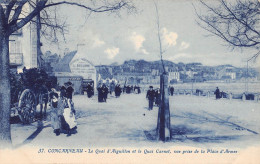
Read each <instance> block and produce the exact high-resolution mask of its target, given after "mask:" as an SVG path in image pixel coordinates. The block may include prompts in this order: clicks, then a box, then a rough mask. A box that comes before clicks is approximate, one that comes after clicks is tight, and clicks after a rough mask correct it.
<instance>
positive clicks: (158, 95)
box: [154, 89, 161, 106]
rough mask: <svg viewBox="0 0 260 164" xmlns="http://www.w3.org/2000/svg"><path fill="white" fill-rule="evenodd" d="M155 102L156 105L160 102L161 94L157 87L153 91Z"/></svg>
mask: <svg viewBox="0 0 260 164" xmlns="http://www.w3.org/2000/svg"><path fill="white" fill-rule="evenodd" d="M154 93H155V104H156V105H157V106H159V105H160V102H161V100H160V99H161V94H160V89H157V90H156V91H155V92H154Z"/></svg>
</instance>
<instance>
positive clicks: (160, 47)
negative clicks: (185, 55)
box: [154, 1, 166, 73]
mask: <svg viewBox="0 0 260 164" xmlns="http://www.w3.org/2000/svg"><path fill="white" fill-rule="evenodd" d="M154 6H155V10H156V23H157V36H158V41H159V50H160V58H161V62H162V67H163V73H165V72H166V71H165V66H164V62H163V53H164V52H165V51H163V50H162V41H161V34H160V30H161V28H160V17H159V12H158V6H157V3H155V1H154Z"/></svg>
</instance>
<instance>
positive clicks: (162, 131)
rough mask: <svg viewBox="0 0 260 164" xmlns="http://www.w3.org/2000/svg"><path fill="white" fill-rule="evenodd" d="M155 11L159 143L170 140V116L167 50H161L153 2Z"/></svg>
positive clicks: (157, 18)
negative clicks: (160, 71) (160, 66)
mask: <svg viewBox="0 0 260 164" xmlns="http://www.w3.org/2000/svg"><path fill="white" fill-rule="evenodd" d="M154 5H155V9H156V24H157V37H158V42H159V56H160V60H161V63H162V68H163V73H162V75H161V76H160V99H161V102H160V106H159V110H158V119H157V129H156V137H157V139H158V140H161V141H168V140H170V139H171V115H170V108H169V95H168V73H167V72H166V70H165V66H164V61H163V54H164V53H165V52H166V50H167V49H163V47H162V40H161V34H160V31H161V28H160V17H159V12H158V6H157V3H155V2H154Z"/></svg>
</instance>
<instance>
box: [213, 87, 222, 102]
mask: <svg viewBox="0 0 260 164" xmlns="http://www.w3.org/2000/svg"><path fill="white" fill-rule="evenodd" d="M214 94H215V95H216V99H220V97H221V96H220V91H219V89H218V87H217V89H216V91H215V92H214Z"/></svg>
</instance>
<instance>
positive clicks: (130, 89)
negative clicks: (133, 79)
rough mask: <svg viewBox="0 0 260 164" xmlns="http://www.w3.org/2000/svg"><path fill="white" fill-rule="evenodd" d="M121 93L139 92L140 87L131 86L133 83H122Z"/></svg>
mask: <svg viewBox="0 0 260 164" xmlns="http://www.w3.org/2000/svg"><path fill="white" fill-rule="evenodd" d="M123 93H127V94H130V93H136V94H140V93H141V88H140V87H139V86H136V85H135V86H133V85H131V86H130V85H127V86H126V85H124V87H123Z"/></svg>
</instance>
